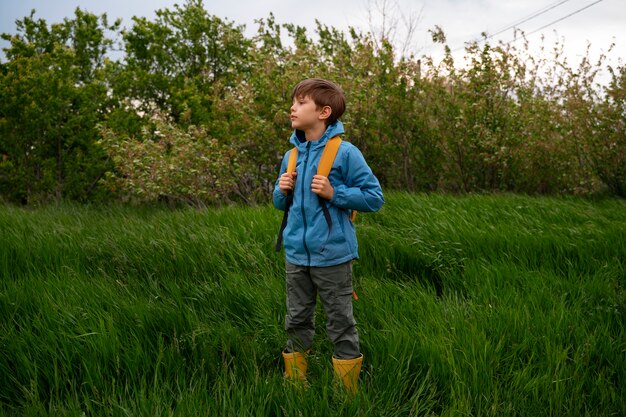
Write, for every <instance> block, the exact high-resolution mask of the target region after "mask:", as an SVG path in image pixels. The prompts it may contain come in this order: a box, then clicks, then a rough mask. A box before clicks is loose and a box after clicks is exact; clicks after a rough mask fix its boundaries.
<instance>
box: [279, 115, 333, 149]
mask: <svg viewBox="0 0 626 417" xmlns="http://www.w3.org/2000/svg"><path fill="white" fill-rule="evenodd" d="M343 133H344V130H343V123H342V122H341V121H340V120H337V121H336V122H335V123H333V124H331V125H328V127H327V128H326V131H325V132H324V134H323V135H322V137H321V138H319V140H316V141H312V142H311V148H312V149H316V148H318V147H323V146H326V142H327V141H328V139H331V138H334V137H335V136H337V135H342V134H343ZM289 141H290V142H291V143H292V144H293V145H294V146H295V147H297V148H298V149H299V150H304V149H305V148H306V146H307V141H306V140H305V138H304V132H303V131H301V130H297V129H296V130H294V131H293V133H292V134H291V138H290V139H289Z"/></svg>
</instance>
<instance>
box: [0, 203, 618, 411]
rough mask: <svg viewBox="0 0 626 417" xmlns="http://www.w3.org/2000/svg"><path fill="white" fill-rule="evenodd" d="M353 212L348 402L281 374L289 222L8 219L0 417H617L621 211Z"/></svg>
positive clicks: (482, 207) (3, 226) (88, 211)
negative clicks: (356, 346) (280, 234)
mask: <svg viewBox="0 0 626 417" xmlns="http://www.w3.org/2000/svg"><path fill="white" fill-rule="evenodd" d="M386 198H387V203H386V205H385V207H384V208H383V209H382V210H381V211H380V212H379V213H375V214H360V215H359V219H358V220H357V228H358V234H359V241H360V253H361V259H360V260H359V261H357V262H356V263H355V266H354V275H355V289H356V291H357V293H358V296H359V300H358V301H356V302H355V318H356V319H357V322H358V326H359V331H360V335H361V343H362V350H363V353H364V356H365V360H364V367H363V371H362V373H361V379H360V383H361V386H360V388H361V389H360V391H359V393H358V394H357V395H356V397H355V398H353V399H346V398H344V396H343V395H342V394H341V392H340V391H337V390H335V389H333V381H332V366H331V363H330V358H331V353H332V346H331V345H330V343H329V342H328V340H327V339H326V335H325V331H324V320H323V312H322V310H321V309H319V310H318V314H319V315H318V320H317V330H318V332H317V336H316V340H315V344H314V351H313V354H312V356H311V358H310V373H309V381H310V388H309V389H307V390H305V391H299V390H296V389H293V388H292V387H290V386H289V385H288V384H287V383H285V381H284V380H283V377H282V371H283V367H282V362H281V357H280V352H281V349H282V347H283V343H284V339H285V335H284V331H283V321H284V315H285V301H284V276H283V272H284V264H283V262H284V260H283V254H282V253H280V254H277V253H275V252H274V250H273V247H274V242H275V237H276V232H277V228H278V225H279V222H280V217H281V213H279V212H278V211H277V210H275V209H273V208H272V207H269V206H266V207H256V208H241V207H230V208H224V209H218V210H194V209H184V210H177V211H169V210H165V209H154V208H153V209H146V208H144V209H139V208H130V207H119V206H103V207H81V206H61V207H48V208H40V209H22V208H15V207H1V208H0V276H1V280H0V413H1V414H4V415H25V416H45V415H52V416H57V415H59V416H80V415H94V416H95V415H110V416H169V415H172V416H174V415H175V416H214V415H215V416H217V415H219V416H355V415H359V416H394V417H395V416H410V415H415V416H624V415H626V289H625V285H626V201H624V200H612V199H607V200H584V199H577V198H544V197H541V198H539V197H522V196H511V195H508V196H465V197H452V196H442V195H409V194H402V193H389V194H388V195H386Z"/></svg>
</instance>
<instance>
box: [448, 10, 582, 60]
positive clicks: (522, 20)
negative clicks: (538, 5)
mask: <svg viewBox="0 0 626 417" xmlns="http://www.w3.org/2000/svg"><path fill="white" fill-rule="evenodd" d="M568 1H570V0H561V1H557V2H556V3H553V4H551V5H549V6H546V7H544V8H542V9H539V10H537V11H536V12H533V13H531V14H530V15H527V16H526V17H523V18H522V19H520V20H517V21H515V22H513V23H509V24H508V25H507V26H505V27H504V28H503V29H499V30H497V31H496V32H495V33H492V34H491V35H489V36H486V37H484V38H481V39H476V37H475V38H474V41H473V42H479V41H486V40H488V39H491V38H493V37H494V36H497V35H499V34H501V33H502V32H506V31H507V30H509V29H513V28H515V27H516V26H519V25H521V24H522V23H526V22H528V21H530V20H533V19H535V18H537V17H539V16H541V15H542V14H544V13H547V12H549V11H550V10H552V9H554V8H556V7H558V6H560V5H562V4H563V3H567V2H568ZM470 42H472V41H470ZM465 43H468V42H465ZM464 48H465V46H459V47H458V48H456V49H453V50H452V52H456V51H459V50H461V49H464Z"/></svg>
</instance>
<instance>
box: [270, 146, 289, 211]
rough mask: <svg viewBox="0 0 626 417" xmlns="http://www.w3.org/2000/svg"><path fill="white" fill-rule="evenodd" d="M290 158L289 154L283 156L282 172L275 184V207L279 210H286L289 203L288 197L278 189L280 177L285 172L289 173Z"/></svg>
mask: <svg viewBox="0 0 626 417" xmlns="http://www.w3.org/2000/svg"><path fill="white" fill-rule="evenodd" d="M288 157H289V152H287V153H286V154H285V155H284V156H283V162H282V163H281V165H280V172H279V173H278V178H276V182H275V183H274V193H273V200H274V207H276V208H277V209H279V210H285V205H286V201H287V197H286V196H285V195H284V194H283V193H282V192H281V191H280V188H278V182H279V180H280V176H281V175H283V173H285V171H287V160H288Z"/></svg>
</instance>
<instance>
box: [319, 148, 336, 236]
mask: <svg viewBox="0 0 626 417" xmlns="http://www.w3.org/2000/svg"><path fill="white" fill-rule="evenodd" d="M341 142H342V141H341V138H340V137H339V136H335V137H333V138H330V139H328V142H326V145H324V150H323V151H322V156H320V162H319V164H318V165H317V175H323V176H325V177H328V174H330V170H331V168H332V167H333V163H334V162H335V157H336V156H337V151H339V146H340V145H341ZM317 199H318V201H319V202H320V206H322V213H323V214H324V219H325V220H326V224H327V225H328V236H330V231H331V229H332V228H333V220H332V218H331V217H330V212H329V211H328V206H327V205H326V199H324V198H323V197H320V196H317Z"/></svg>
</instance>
